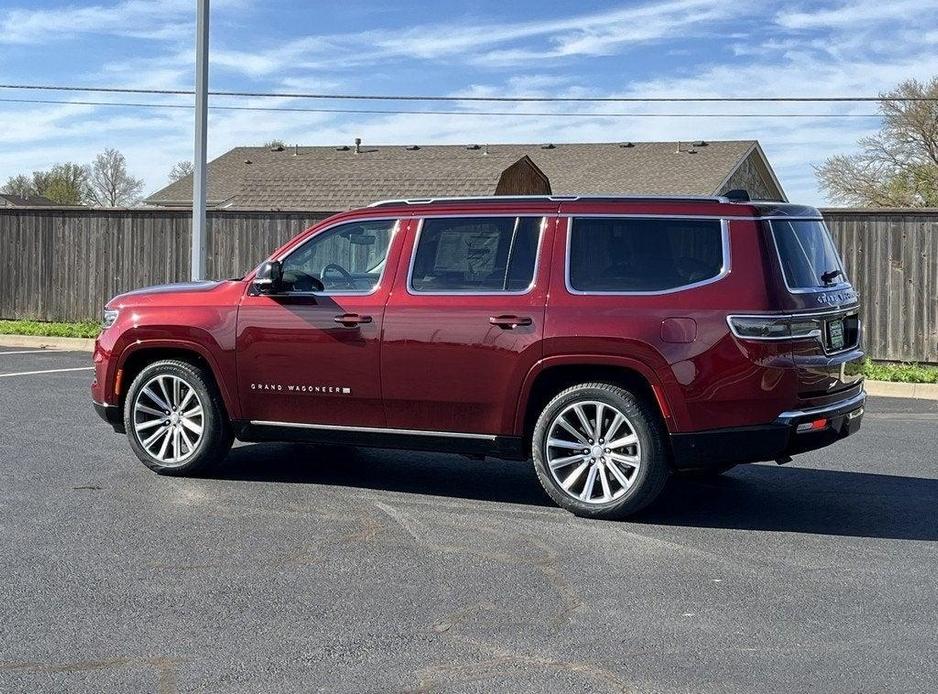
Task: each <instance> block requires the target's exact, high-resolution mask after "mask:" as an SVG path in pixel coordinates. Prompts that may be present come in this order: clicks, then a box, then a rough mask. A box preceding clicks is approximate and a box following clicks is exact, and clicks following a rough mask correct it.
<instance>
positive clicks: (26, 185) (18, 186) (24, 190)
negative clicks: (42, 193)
mask: <svg viewBox="0 0 938 694" xmlns="http://www.w3.org/2000/svg"><path fill="white" fill-rule="evenodd" d="M2 191H3V192H4V193H9V194H10V195H19V196H20V197H21V198H28V197H31V196H33V195H39V191H37V190H36V186H35V185H34V184H33V179H32V178H30V177H29V176H27V175H26V174H19V175H18V176H10V177H9V178H8V179H7V182H6V183H5V184H4V185H3V188H2Z"/></svg>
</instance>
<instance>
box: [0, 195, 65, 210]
mask: <svg viewBox="0 0 938 694" xmlns="http://www.w3.org/2000/svg"><path fill="white" fill-rule="evenodd" d="M0 204H5V205H6V206H8V207H62V205H60V204H59V203H57V202H54V201H52V200H50V199H49V198H47V197H45V196H44V195H26V196H23V195H13V194H12V193H0Z"/></svg>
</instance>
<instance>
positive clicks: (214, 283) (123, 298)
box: [108, 280, 231, 307]
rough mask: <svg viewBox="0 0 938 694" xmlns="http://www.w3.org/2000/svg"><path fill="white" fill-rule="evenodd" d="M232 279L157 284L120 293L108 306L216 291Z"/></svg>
mask: <svg viewBox="0 0 938 694" xmlns="http://www.w3.org/2000/svg"><path fill="white" fill-rule="evenodd" d="M230 283H231V280H203V281H200V282H176V283H173V284H157V285H154V286H152V287H143V288H141V289H134V290H133V291H129V292H125V293H123V294H118V295H117V296H115V297H114V298H113V299H111V300H110V301H109V302H108V307H116V306H127V305H132V304H141V303H146V304H149V303H156V302H160V303H163V302H171V301H172V299H173V297H177V296H180V295H183V294H199V293H208V292H214V291H216V290H217V289H218V288H219V287H222V286H227V285H229V284H230Z"/></svg>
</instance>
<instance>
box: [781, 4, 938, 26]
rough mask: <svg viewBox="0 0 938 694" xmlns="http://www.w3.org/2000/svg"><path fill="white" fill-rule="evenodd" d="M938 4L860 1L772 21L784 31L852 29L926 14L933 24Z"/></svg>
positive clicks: (792, 13)
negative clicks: (785, 29)
mask: <svg viewBox="0 0 938 694" xmlns="http://www.w3.org/2000/svg"><path fill="white" fill-rule="evenodd" d="M936 10H938V2H935V1H934V0H885V1H884V0H860V1H859V2H856V1H855V2H844V3H838V5H837V6H836V7H833V8H831V7H824V8H818V7H816V6H815V7H814V8H813V9H805V10H786V11H782V12H779V13H778V15H777V16H776V21H777V22H778V24H779V25H781V26H783V27H785V28H788V29H818V28H832V29H838V30H847V29H852V28H853V27H854V26H856V25H858V24H860V25H870V24H871V23H875V22H884V21H889V20H896V21H907V20H908V18H909V17H910V16H914V15H917V14H922V13H923V12H924V13H927V14H928V15H930V16H931V17H932V20H934V13H935V11H936Z"/></svg>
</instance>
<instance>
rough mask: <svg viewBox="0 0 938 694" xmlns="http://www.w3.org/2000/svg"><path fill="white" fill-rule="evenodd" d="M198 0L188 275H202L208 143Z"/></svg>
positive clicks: (203, 9)
mask: <svg viewBox="0 0 938 694" xmlns="http://www.w3.org/2000/svg"><path fill="white" fill-rule="evenodd" d="M208 3H209V0H198V8H197V10H196V11H197V13H198V17H197V18H196V29H195V152H194V154H193V157H192V279H193V280H202V279H205V198H206V195H205V187H206V176H205V173H206V172H205V168H206V165H205V159H206V147H207V144H208V139H207V135H208V132H207V131H208V14H209V7H208Z"/></svg>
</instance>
